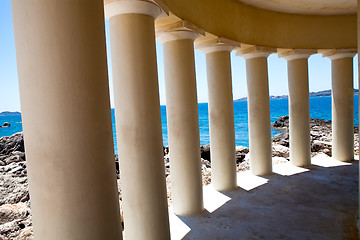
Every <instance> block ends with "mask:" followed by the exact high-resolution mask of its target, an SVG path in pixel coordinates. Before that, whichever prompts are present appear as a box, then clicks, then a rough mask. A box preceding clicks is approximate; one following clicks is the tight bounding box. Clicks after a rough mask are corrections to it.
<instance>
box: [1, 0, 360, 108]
mask: <svg viewBox="0 0 360 240" xmlns="http://www.w3.org/2000/svg"><path fill="white" fill-rule="evenodd" d="M106 34H107V38H108V37H109V28H108V24H107V22H106ZM156 46H157V58H158V70H159V71H158V72H159V86H160V102H161V104H162V105H165V103H166V96H165V82H164V67H163V52H162V51H163V50H162V46H161V44H160V43H159V42H156ZM107 47H108V53H109V52H110V49H109V47H110V46H109V41H108V40H107ZM108 56H109V54H108ZM108 62H109V68H110V71H109V79H110V90H111V91H110V92H111V101H112V102H113V93H112V92H113V91H112V76H111V61H110V56H109V57H108ZM195 62H196V77H197V91H198V101H199V102H207V100H208V98H207V83H206V63H205V55H204V54H203V53H201V52H199V51H195ZM231 64H232V81H233V95H234V99H237V98H240V97H245V96H246V94H247V89H246V78H245V77H246V72H245V60H244V59H243V58H240V57H235V53H234V52H233V53H232V54H231ZM268 69H269V89H270V95H287V94H288V85H287V68H286V61H285V60H283V59H279V58H278V57H277V55H276V54H272V55H270V57H269V58H268ZM354 87H355V88H358V67H357V56H356V57H355V58H354ZM309 88H310V91H312V92H313V91H320V90H326V89H330V88H331V68H330V60H329V59H327V58H322V56H321V55H319V54H316V55H312V56H311V57H310V58H309ZM0 98H1V100H0V112H1V111H6V110H10V111H20V100H19V89H18V81H17V68H16V57H15V44H14V33H13V26H12V17H11V6H10V0H1V1H0Z"/></svg>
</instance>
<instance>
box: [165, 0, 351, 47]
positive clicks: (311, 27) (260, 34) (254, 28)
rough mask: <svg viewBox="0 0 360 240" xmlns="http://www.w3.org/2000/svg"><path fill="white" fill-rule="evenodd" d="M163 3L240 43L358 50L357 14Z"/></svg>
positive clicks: (224, 2)
mask: <svg viewBox="0 0 360 240" xmlns="http://www.w3.org/2000/svg"><path fill="white" fill-rule="evenodd" d="M160 1H161V2H162V4H164V5H166V7H167V8H168V10H169V11H171V12H172V13H174V14H175V15H176V16H177V17H179V18H181V19H184V20H186V21H189V22H191V23H192V24H194V25H195V26H197V27H199V28H201V29H203V30H204V31H206V32H209V33H211V34H214V35H216V36H219V37H224V38H227V39H231V40H234V41H237V42H240V43H245V44H252V45H258V46H265V47H273V48H292V49H346V48H356V47H357V17H356V14H350V13H348V14H332V13H331V12H330V13H325V14H326V15H324V14H319V13H318V12H316V13H317V14H314V12H311V11H309V12H310V13H311V14H298V13H289V12H280V11H274V10H273V9H272V10H269V9H264V8H259V7H255V6H251V5H248V4H246V3H243V2H240V1H236V0H181V1H179V0H160ZM279 4H280V3H279ZM320 10H321V9H320ZM355 11H356V9H355ZM350 12H351V11H350ZM353 12H354V11H353Z"/></svg>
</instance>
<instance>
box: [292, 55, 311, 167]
mask: <svg viewBox="0 0 360 240" xmlns="http://www.w3.org/2000/svg"><path fill="white" fill-rule="evenodd" d="M287 64H288V81H289V117H290V119H289V125H290V126H289V132H290V162H291V163H292V164H294V165H295V166H299V167H301V166H308V165H310V163H311V150H310V148H311V146H310V112H309V111H310V110H309V81H308V61H307V58H300V59H293V60H289V61H288V62H287Z"/></svg>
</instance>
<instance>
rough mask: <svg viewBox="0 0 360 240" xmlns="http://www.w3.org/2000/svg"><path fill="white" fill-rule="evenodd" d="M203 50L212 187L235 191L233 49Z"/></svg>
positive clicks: (215, 46) (213, 47)
mask: <svg viewBox="0 0 360 240" xmlns="http://www.w3.org/2000/svg"><path fill="white" fill-rule="evenodd" d="M200 50H201V51H202V52H204V53H205V54H206V71H207V82H208V95H209V127H210V152H211V184H212V186H213V187H214V188H215V189H216V190H218V191H229V190H234V189H235V188H237V183H236V158H235V130H234V107H233V95H232V81H231V62H230V52H231V50H232V47H230V46H224V45H213V46H208V47H204V48H201V49H200Z"/></svg>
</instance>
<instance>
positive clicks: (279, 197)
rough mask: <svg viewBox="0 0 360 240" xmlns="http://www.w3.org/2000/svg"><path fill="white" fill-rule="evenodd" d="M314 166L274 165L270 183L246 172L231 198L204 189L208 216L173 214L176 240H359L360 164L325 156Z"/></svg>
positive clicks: (268, 179) (209, 187) (239, 178)
mask: <svg viewBox="0 0 360 240" xmlns="http://www.w3.org/2000/svg"><path fill="white" fill-rule="evenodd" d="M312 162H313V165H312V166H311V167H310V168H306V169H305V168H299V167H295V166H293V165H291V164H289V163H283V164H278V165H274V174H273V175H271V176H267V177H266V178H264V177H257V176H254V175H252V174H250V173H249V172H240V173H238V185H239V188H238V189H237V190H235V191H232V192H228V193H221V192H217V191H215V190H214V189H213V188H212V187H211V186H206V187H204V200H205V209H206V210H205V212H204V213H203V214H201V215H198V216H193V217H178V216H176V215H174V214H173V213H171V212H170V227H171V233H172V235H171V237H172V239H174V240H176V239H189V240H190V239H191V240H195V239H196V240H208V239H228V240H232V239H234V240H235V239H236V240H249V239H251V240H257V239H269V240H274V239H281V240H309V239H311V240H315V239H316V240H356V239H358V237H357V234H358V232H357V227H356V223H357V209H358V205H357V204H358V167H359V164H358V161H352V162H351V163H344V162H340V161H336V160H333V159H332V158H330V157H328V156H326V155H322V156H319V157H315V158H313V159H312ZM170 211H171V208H170Z"/></svg>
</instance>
